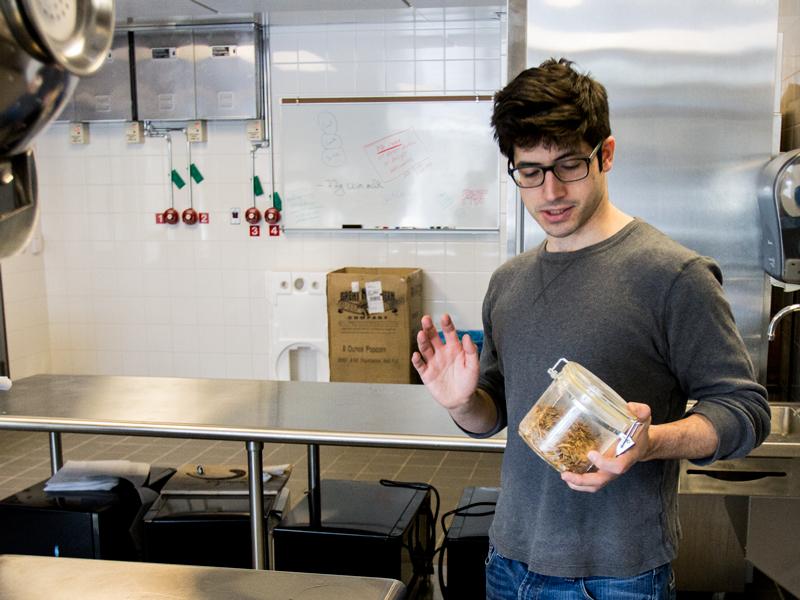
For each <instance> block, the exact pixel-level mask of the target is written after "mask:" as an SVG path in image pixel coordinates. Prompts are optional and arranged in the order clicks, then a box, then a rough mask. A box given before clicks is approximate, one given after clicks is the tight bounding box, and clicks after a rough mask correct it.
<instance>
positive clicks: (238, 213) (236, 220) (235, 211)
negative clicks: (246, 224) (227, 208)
mask: <svg viewBox="0 0 800 600" xmlns="http://www.w3.org/2000/svg"><path fill="white" fill-rule="evenodd" d="M241 222H242V209H241V208H232V209H231V225H239V224H240V223H241Z"/></svg>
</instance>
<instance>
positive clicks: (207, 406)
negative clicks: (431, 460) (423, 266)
mask: <svg viewBox="0 0 800 600" xmlns="http://www.w3.org/2000/svg"><path fill="white" fill-rule="evenodd" d="M0 429H17V430H27V431H60V432H70V433H94V434H103V433H104V434H118V435H144V436H155V437H182V438H202V439H219V440H239V441H258V442H286V443H304V444H307V443H312V444H333V445H336V444H339V445H348V446H381V447H402V448H430V449H437V448H438V449H447V450H482V451H502V450H503V448H504V447H505V438H503V437H502V436H501V437H497V438H490V439H485V440H479V439H474V438H470V437H468V436H466V435H464V433H463V432H461V430H459V429H458V428H457V427H456V426H455V425H454V424H453V422H452V421H451V419H450V417H449V416H448V415H447V413H446V412H445V411H444V410H443V409H442V408H440V407H439V406H438V405H437V404H436V403H435V402H434V400H433V399H432V398H431V397H430V395H429V394H428V392H427V390H425V388H424V387H423V386H421V385H385V384H384V385H379V384H376V385H373V384H365V383H309V382H291V381H242V380H228V379H225V380H220V379H177V378H167V377H164V378H161V377H106V376H91V375H35V376H33V377H28V378H26V379H21V380H19V381H15V382H14V386H13V388H12V389H11V390H9V391H6V392H2V391H0Z"/></svg>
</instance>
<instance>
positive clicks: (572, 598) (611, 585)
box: [486, 546, 675, 600]
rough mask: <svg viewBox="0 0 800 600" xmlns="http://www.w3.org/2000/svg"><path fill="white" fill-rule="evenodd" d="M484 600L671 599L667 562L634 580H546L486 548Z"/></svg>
mask: <svg viewBox="0 0 800 600" xmlns="http://www.w3.org/2000/svg"><path fill="white" fill-rule="evenodd" d="M486 599H487V600H605V599H609V600H651V599H652V600H675V581H674V578H673V576H672V567H671V565H670V564H669V563H667V564H665V565H661V566H660V567H657V568H655V569H653V570H652V571H645V572H644V573H640V574H639V575H636V576H634V577H627V578H616V577H576V578H570V577H550V576H548V575H540V574H538V573H534V572H532V571H528V566H527V565H526V564H525V563H521V562H519V561H516V560H512V559H510V558H506V557H504V556H501V555H500V554H498V553H497V551H496V550H495V549H494V547H493V546H490V547H489V555H488V556H487V557H486Z"/></svg>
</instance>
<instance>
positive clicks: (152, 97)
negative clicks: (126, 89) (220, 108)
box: [134, 29, 197, 121]
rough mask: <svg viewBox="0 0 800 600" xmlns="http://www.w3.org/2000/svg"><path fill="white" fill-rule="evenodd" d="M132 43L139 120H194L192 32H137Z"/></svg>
mask: <svg viewBox="0 0 800 600" xmlns="http://www.w3.org/2000/svg"><path fill="white" fill-rule="evenodd" d="M134 44H135V55H136V104H137V108H138V112H139V119H142V120H166V121H169V120H193V119H195V118H197V112H196V108H195V80H194V47H193V42H192V31H191V29H164V30H152V31H147V30H141V31H136V32H135V33H134Z"/></svg>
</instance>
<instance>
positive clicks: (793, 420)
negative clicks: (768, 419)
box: [769, 404, 800, 441]
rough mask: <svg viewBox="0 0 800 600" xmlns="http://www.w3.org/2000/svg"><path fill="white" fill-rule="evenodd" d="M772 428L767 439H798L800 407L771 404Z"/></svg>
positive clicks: (799, 432) (799, 434) (799, 433)
mask: <svg viewBox="0 0 800 600" xmlns="http://www.w3.org/2000/svg"><path fill="white" fill-rule="evenodd" d="M770 410H771V411H772V428H771V430H770V434H769V437H770V439H774V440H775V441H779V439H780V438H786V437H800V405H798V404H771V405H770Z"/></svg>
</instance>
